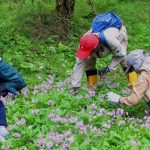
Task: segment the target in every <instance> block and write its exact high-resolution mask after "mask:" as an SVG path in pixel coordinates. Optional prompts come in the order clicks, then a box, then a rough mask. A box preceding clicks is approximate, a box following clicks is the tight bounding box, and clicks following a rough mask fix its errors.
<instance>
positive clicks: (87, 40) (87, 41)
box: [76, 34, 100, 60]
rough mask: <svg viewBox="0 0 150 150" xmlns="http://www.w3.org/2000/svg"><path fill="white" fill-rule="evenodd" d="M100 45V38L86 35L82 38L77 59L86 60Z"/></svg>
mask: <svg viewBox="0 0 150 150" xmlns="http://www.w3.org/2000/svg"><path fill="white" fill-rule="evenodd" d="M99 44H100V40H99V38H98V37H97V36H96V35H94V34H86V35H84V36H82V37H81V38H80V45H79V48H78V49H77V53H76V54H77V57H78V58H79V59H81V60H85V59H86V58H87V57H88V56H90V54H91V53H92V52H93V51H94V50H95V48H96V47H97V46H98V45H99Z"/></svg>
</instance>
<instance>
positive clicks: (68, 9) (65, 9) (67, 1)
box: [56, 0, 75, 18]
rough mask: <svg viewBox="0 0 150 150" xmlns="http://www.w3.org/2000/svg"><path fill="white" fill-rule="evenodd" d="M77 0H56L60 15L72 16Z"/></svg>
mask: <svg viewBox="0 0 150 150" xmlns="http://www.w3.org/2000/svg"><path fill="white" fill-rule="evenodd" d="M74 5H75V0H56V11H57V16H58V17H63V18H71V17H72V15H73V12H74Z"/></svg>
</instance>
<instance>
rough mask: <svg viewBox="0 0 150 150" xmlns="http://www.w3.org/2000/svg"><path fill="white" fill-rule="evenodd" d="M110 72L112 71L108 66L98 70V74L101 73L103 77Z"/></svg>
mask: <svg viewBox="0 0 150 150" xmlns="http://www.w3.org/2000/svg"><path fill="white" fill-rule="evenodd" d="M108 72H110V70H109V68H108V67H106V68H104V69H103V70H99V71H98V74H99V76H100V77H103V76H105V75H106V74H107V73H108Z"/></svg>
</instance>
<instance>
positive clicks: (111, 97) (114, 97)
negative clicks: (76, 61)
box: [106, 92, 121, 103]
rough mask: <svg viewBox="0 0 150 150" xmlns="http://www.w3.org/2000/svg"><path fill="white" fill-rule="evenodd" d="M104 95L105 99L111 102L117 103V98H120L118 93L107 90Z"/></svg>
mask: <svg viewBox="0 0 150 150" xmlns="http://www.w3.org/2000/svg"><path fill="white" fill-rule="evenodd" d="M106 97H107V99H108V100H109V101H110V102H113V103H119V99H120V97H121V96H120V95H118V94H116V93H113V92H109V93H107V94H106Z"/></svg>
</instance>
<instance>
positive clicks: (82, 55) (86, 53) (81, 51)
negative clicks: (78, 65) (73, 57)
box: [76, 48, 91, 60]
mask: <svg viewBox="0 0 150 150" xmlns="http://www.w3.org/2000/svg"><path fill="white" fill-rule="evenodd" d="M76 54H77V57H78V58H79V59H81V60H85V59H86V58H87V57H88V56H90V54H91V51H88V50H85V49H83V48H82V49H81V48H79V49H78V50H77V53H76Z"/></svg>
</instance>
